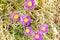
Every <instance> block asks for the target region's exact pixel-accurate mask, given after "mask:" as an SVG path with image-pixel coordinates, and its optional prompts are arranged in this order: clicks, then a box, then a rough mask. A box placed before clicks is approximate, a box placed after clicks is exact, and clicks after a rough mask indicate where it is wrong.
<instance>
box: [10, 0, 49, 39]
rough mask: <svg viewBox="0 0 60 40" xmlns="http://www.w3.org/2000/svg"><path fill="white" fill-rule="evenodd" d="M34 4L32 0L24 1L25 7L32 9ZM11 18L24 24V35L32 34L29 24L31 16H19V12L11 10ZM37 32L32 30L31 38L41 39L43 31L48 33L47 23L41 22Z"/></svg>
mask: <svg viewBox="0 0 60 40" xmlns="http://www.w3.org/2000/svg"><path fill="white" fill-rule="evenodd" d="M34 6H35V1H34V0H26V2H25V3H24V7H25V8H27V9H33V8H34ZM10 17H11V20H12V21H14V22H16V21H20V22H21V24H22V25H24V26H26V27H25V31H24V35H26V36H29V35H32V33H33V30H32V28H31V27H30V26H29V25H30V24H31V17H30V16H29V15H23V16H21V17H20V13H19V12H16V11H15V12H12V13H11V16H10ZM38 29H39V32H34V33H33V37H34V38H33V40H42V36H43V34H44V33H48V30H49V29H48V25H47V24H41V25H40V26H39V27H38Z"/></svg>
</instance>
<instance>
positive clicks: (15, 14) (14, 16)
mask: <svg viewBox="0 0 60 40" xmlns="http://www.w3.org/2000/svg"><path fill="white" fill-rule="evenodd" d="M10 17H11V19H12V21H19V19H20V14H19V13H18V12H16V11H15V12H12V13H11V15H10Z"/></svg>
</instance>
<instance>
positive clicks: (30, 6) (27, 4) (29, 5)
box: [24, 0, 35, 9]
mask: <svg viewBox="0 0 60 40" xmlns="http://www.w3.org/2000/svg"><path fill="white" fill-rule="evenodd" d="M34 6H35V1H34V0H26V1H25V3H24V7H25V8H27V9H33V8H34Z"/></svg>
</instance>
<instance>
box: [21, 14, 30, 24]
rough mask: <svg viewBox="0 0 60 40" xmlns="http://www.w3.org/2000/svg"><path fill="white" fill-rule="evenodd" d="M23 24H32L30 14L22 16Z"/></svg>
mask: <svg viewBox="0 0 60 40" xmlns="http://www.w3.org/2000/svg"><path fill="white" fill-rule="evenodd" d="M20 21H21V24H22V25H30V23H31V18H30V16H28V15H23V16H22V17H21V20H20Z"/></svg>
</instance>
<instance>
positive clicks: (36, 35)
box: [33, 32, 42, 40]
mask: <svg viewBox="0 0 60 40" xmlns="http://www.w3.org/2000/svg"><path fill="white" fill-rule="evenodd" d="M33 40H42V34H41V33H38V32H34V38H33Z"/></svg>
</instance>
